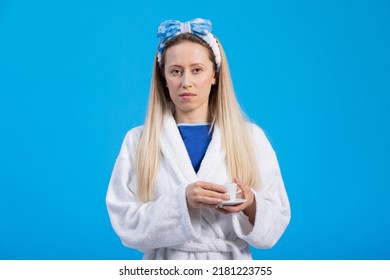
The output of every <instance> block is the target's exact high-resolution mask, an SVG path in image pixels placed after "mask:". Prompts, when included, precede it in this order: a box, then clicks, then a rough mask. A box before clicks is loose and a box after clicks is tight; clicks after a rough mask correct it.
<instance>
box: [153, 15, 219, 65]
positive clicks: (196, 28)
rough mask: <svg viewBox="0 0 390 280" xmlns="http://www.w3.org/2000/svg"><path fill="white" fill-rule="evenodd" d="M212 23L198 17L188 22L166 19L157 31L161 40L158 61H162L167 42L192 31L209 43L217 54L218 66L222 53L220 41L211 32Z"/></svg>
mask: <svg viewBox="0 0 390 280" xmlns="http://www.w3.org/2000/svg"><path fill="white" fill-rule="evenodd" d="M211 28H212V24H211V21H210V20H207V19H202V18H196V19H193V20H190V21H187V22H180V21H178V20H166V21H164V22H162V23H161V24H160V26H159V27H158V31H157V38H158V39H159V40H160V44H159V46H158V50H157V58H158V62H159V63H160V62H161V55H162V53H163V51H164V48H165V45H166V43H167V42H168V41H169V40H170V39H172V38H174V37H176V36H177V35H180V34H183V33H192V34H194V35H196V36H198V37H200V38H202V39H203V40H204V41H206V42H207V44H209V46H210V47H211V49H212V50H213V53H214V55H215V61H216V63H217V67H218V68H219V65H220V64H221V54H220V51H219V47H218V43H217V41H216V39H215V37H214V36H213V35H212V34H211Z"/></svg>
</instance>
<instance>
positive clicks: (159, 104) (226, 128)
mask: <svg viewBox="0 0 390 280" xmlns="http://www.w3.org/2000/svg"><path fill="white" fill-rule="evenodd" d="M183 41H190V42H195V43H198V44H201V45H203V46H205V47H206V48H207V49H208V51H209V57H210V60H211V61H212V62H213V64H214V69H215V70H216V73H217V74H216V75H217V78H218V79H217V83H216V85H214V86H212V88H211V92H210V97H209V117H210V120H211V123H212V127H213V126H214V125H215V124H216V123H218V125H219V127H220V130H221V136H222V145H223V148H224V149H225V152H226V165H227V168H228V174H229V175H230V176H231V178H238V179H239V180H241V181H242V182H243V183H244V184H246V185H247V186H250V187H252V188H258V187H259V184H260V174H259V171H258V168H257V163H256V158H255V153H254V148H253V145H252V142H251V137H250V136H249V131H248V129H247V125H248V124H247V123H248V121H247V118H246V117H245V114H244V113H243V112H242V110H241V108H240V106H239V104H238V102H237V99H236V97H235V94H234V90H233V84H232V80H231V76H230V71H229V66H228V63H227V59H226V56H225V52H224V50H223V48H222V46H221V44H220V43H219V42H218V45H219V48H220V52H221V66H220V68H219V69H217V67H216V63H215V57H214V54H213V52H212V50H211V48H210V46H209V45H208V44H207V43H206V42H205V41H203V40H202V39H201V38H199V37H197V36H195V35H192V34H190V33H184V34H180V35H178V36H176V37H174V38H173V39H171V40H170V41H169V42H168V43H167V44H166V47H165V50H164V52H163V54H162V58H161V62H160V64H158V62H157V58H155V60H154V69H153V74H152V82H151V87H150V96H149V105H148V109H147V113H146V119H145V124H144V128H143V131H142V134H141V138H140V141H139V143H138V149H137V157H136V160H137V164H136V172H137V184H138V196H139V199H140V200H141V201H144V202H146V201H150V200H153V199H154V193H155V190H154V187H155V181H156V176H157V171H158V167H159V163H160V156H161V149H160V136H161V132H162V129H163V119H164V115H165V114H166V113H167V112H169V111H171V112H174V104H173V102H172V101H171V99H170V97H169V92H168V89H167V88H166V87H165V78H164V66H165V52H166V50H167V49H168V48H169V47H171V46H173V45H177V44H180V43H181V42H183Z"/></svg>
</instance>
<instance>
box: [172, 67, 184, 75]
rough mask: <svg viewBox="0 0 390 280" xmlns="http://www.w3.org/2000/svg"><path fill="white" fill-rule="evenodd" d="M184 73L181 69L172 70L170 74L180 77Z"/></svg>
mask: <svg viewBox="0 0 390 280" xmlns="http://www.w3.org/2000/svg"><path fill="white" fill-rule="evenodd" d="M182 72H183V71H182V70H181V69H180V68H173V69H171V71H170V73H171V74H172V75H174V76H177V75H180V74H181V73H182Z"/></svg>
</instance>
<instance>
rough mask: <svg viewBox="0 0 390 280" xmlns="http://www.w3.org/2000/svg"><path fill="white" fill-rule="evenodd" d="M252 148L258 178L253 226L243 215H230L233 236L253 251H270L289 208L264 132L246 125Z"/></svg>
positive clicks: (282, 226)
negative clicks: (247, 244)
mask: <svg viewBox="0 0 390 280" xmlns="http://www.w3.org/2000/svg"><path fill="white" fill-rule="evenodd" d="M249 128H250V130H251V135H252V138H253V144H254V145H255V153H256V158H257V162H258V168H259V171H260V177H261V186H260V188H259V190H258V191H255V190H253V193H254V195H255V200H256V216H255V223H254V225H252V224H251V223H250V222H249V220H248V218H247V216H246V215H245V214H243V213H242V212H241V213H237V214H234V215H233V227H234V230H235V232H236V234H237V236H238V237H239V238H241V239H243V240H245V241H246V242H247V243H249V244H250V245H251V246H253V247H256V248H271V247H272V246H274V245H275V243H276V242H277V241H278V240H279V239H280V237H281V236H282V234H283V233H284V231H285V229H286V227H287V225H288V224H289V222H290V204H289V200H288V197H287V193H286V190H285V187H284V183H283V179H282V176H281V172H280V168H279V164H278V160H277V158H276V154H275V152H274V150H273V148H272V146H271V144H270V143H269V141H268V139H267V137H266V136H265V134H264V132H263V131H262V130H261V129H260V128H259V127H258V126H256V125H254V124H250V125H249Z"/></svg>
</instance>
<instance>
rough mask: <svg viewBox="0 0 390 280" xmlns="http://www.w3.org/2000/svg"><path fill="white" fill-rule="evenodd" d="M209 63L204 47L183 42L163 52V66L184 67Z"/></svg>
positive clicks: (207, 52)
mask: <svg viewBox="0 0 390 280" xmlns="http://www.w3.org/2000/svg"><path fill="white" fill-rule="evenodd" d="M194 63H202V64H207V63H211V64H212V62H211V60H210V57H209V51H208V49H207V48H206V47H205V46H202V45H200V44H197V43H193V42H188V41H184V42H182V43H179V44H177V45H174V46H171V47H169V48H168V49H167V50H166V52H165V65H166V66H169V65H186V64H194Z"/></svg>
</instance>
